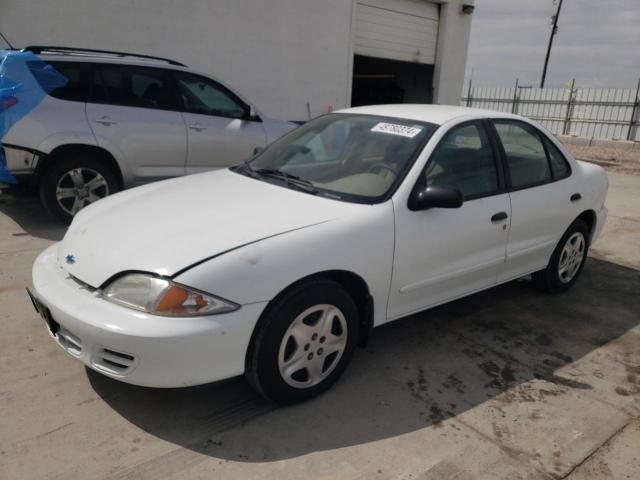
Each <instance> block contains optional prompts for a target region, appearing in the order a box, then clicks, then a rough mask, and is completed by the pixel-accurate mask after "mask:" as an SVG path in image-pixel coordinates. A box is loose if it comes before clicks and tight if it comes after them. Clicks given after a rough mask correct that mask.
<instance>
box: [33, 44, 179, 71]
mask: <svg viewBox="0 0 640 480" xmlns="http://www.w3.org/2000/svg"><path fill="white" fill-rule="evenodd" d="M22 51H23V52H31V53H34V54H36V55H39V54H41V53H43V52H53V53H69V54H73V53H80V54H82V53H89V54H92V53H96V54H104V55H113V56H115V57H137V58H146V59H149V60H160V61H163V62H167V63H169V64H171V65H177V66H179V67H186V65H185V64H184V63H180V62H176V61H175V60H171V59H170V58H162V57H154V56H152V55H140V54H137V53H127V52H114V51H111V50H94V49H91V48H76V47H55V46H44V45H30V46H28V47H25V48H23V49H22Z"/></svg>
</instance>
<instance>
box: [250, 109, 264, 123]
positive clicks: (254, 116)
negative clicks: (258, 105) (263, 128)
mask: <svg viewBox="0 0 640 480" xmlns="http://www.w3.org/2000/svg"><path fill="white" fill-rule="evenodd" d="M248 107H249V108H248V109H247V120H249V121H251V122H261V121H262V119H261V118H260V115H258V111H257V110H256V109H255V107H254V106H253V105H249V106H248Z"/></svg>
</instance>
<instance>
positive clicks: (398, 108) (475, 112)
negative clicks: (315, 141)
mask: <svg viewBox="0 0 640 480" xmlns="http://www.w3.org/2000/svg"><path fill="white" fill-rule="evenodd" d="M336 113H357V114H363V115H380V116H383V117H393V118H402V119H409V120H416V121H418V122H428V123H435V124H436V125H442V124H443V123H446V122H448V121H450V120H455V119H458V120H462V119H468V120H472V119H474V118H496V117H500V118H517V119H521V118H522V117H520V116H518V115H513V114H511V113H504V112H496V111H494V110H484V109H480V108H469V107H460V106H453V105H428V104H408V103H402V104H393V105H369V106H366V107H353V108H345V109H342V110H337V111H336Z"/></svg>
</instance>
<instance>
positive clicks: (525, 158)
mask: <svg viewBox="0 0 640 480" xmlns="http://www.w3.org/2000/svg"><path fill="white" fill-rule="evenodd" d="M493 125H494V127H495V129H496V132H497V134H498V138H499V139H500V142H501V143H502V147H503V149H504V153H505V156H506V160H507V167H508V170H509V176H510V178H511V187H512V188H513V189H516V190H517V189H521V188H526V187H533V186H535V185H541V184H543V183H547V182H549V181H551V168H550V166H549V160H548V158H547V154H546V152H545V148H544V145H543V144H542V139H541V137H540V135H539V134H538V132H537V131H536V129H535V128H533V127H532V126H530V125H527V124H526V123H523V122H519V121H517V120H494V121H493Z"/></svg>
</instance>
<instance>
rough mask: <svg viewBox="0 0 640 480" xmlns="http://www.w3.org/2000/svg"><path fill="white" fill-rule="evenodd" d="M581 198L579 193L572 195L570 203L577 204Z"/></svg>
mask: <svg viewBox="0 0 640 480" xmlns="http://www.w3.org/2000/svg"><path fill="white" fill-rule="evenodd" d="M581 198H582V195H580V194H579V193H574V194H573V195H571V201H572V202H577V201H578V200H580V199H581Z"/></svg>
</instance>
